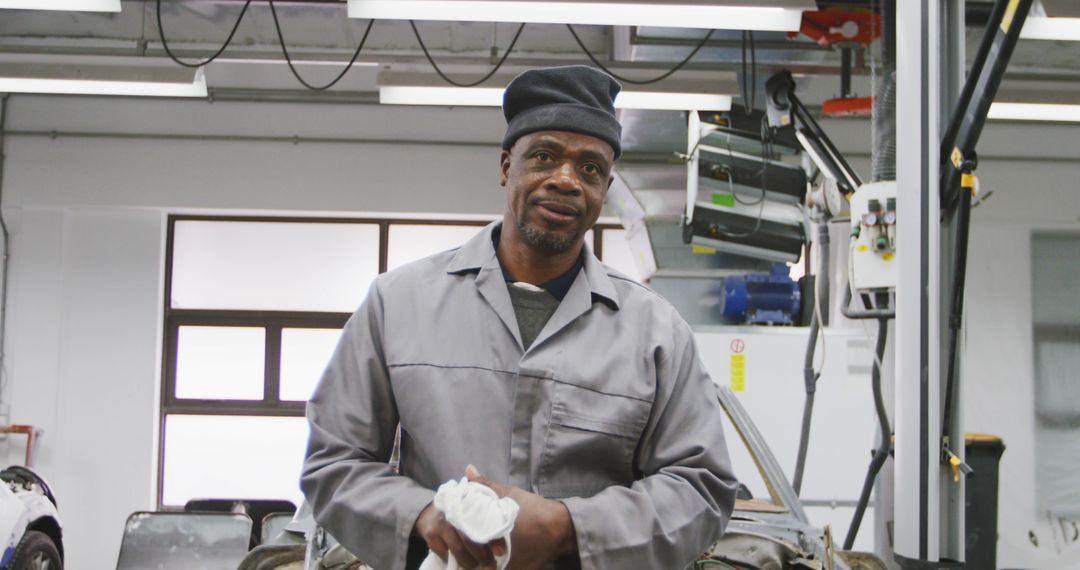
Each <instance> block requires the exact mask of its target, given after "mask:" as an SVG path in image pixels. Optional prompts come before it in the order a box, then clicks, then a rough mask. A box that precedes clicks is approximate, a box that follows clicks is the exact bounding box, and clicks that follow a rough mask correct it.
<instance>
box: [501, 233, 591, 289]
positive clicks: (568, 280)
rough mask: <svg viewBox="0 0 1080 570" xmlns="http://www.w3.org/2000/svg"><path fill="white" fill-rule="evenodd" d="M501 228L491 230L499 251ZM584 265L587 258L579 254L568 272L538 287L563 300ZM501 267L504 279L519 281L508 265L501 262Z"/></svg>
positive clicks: (511, 281) (508, 281)
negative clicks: (505, 265) (507, 267)
mask: <svg viewBox="0 0 1080 570" xmlns="http://www.w3.org/2000/svg"><path fill="white" fill-rule="evenodd" d="M501 230H502V228H501V227H496V228H495V230H494V231H493V232H491V243H492V244H493V245H494V246H495V251H499V236H500V235H501V233H502V232H501ZM584 265H585V258H584V256H583V255H579V256H578V259H577V261H576V262H574V266H573V267H571V268H570V269H569V270H567V272H566V273H563V274H562V275H560V276H558V277H556V278H554V279H552V280H550V281H545V282H543V283H541V284H540V285H538V287H540V288H541V289H543V290H545V291H547V292H548V293H551V296H552V297H555V298H556V299H558V300H560V301H562V300H563V297H566V294H567V293H568V292H569V291H570V286H571V285H573V284H574V279H577V276H578V273H580V272H581V268H582V267H584ZM499 268H500V269H502V274H503V279H505V280H506V282H507V283H513V282H515V281H517V279H514V276H513V275H510V272H509V271H507V270H506V267H504V266H503V264H502V262H499Z"/></svg>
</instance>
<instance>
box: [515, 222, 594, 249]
mask: <svg viewBox="0 0 1080 570" xmlns="http://www.w3.org/2000/svg"><path fill="white" fill-rule="evenodd" d="M516 225H517V229H518V234H520V235H521V238H522V239H523V240H525V243H527V244H529V245H530V246H531V247H533V248H536V249H537V250H539V251H542V252H544V253H546V254H549V255H556V254H560V253H566V252H567V251H570V248H572V247H574V244H576V243H577V241H578V238H579V237H581V236H580V234H578V233H577V232H575V233H573V234H572V235H562V234H558V233H555V232H550V231H546V230H543V229H541V228H538V227H536V226H533V225H531V224H529V223H528V222H526V221H525V216H524V215H522V216H518V219H517V224H516Z"/></svg>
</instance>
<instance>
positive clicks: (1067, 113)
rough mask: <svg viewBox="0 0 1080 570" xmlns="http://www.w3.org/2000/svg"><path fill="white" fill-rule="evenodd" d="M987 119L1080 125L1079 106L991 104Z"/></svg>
mask: <svg viewBox="0 0 1080 570" xmlns="http://www.w3.org/2000/svg"><path fill="white" fill-rule="evenodd" d="M987 118H988V119H1000V120H1013V121H1053V122H1068V123H1080V105H1057V104H1046V103H993V104H991V105H990V112H989V113H988V114H987Z"/></svg>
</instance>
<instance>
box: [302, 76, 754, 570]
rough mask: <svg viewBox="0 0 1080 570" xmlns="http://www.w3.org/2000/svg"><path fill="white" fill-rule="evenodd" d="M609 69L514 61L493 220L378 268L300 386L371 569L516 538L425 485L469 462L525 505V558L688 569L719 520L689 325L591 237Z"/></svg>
mask: <svg viewBox="0 0 1080 570" xmlns="http://www.w3.org/2000/svg"><path fill="white" fill-rule="evenodd" d="M619 89H620V87H619V85H618V84H617V83H616V82H615V81H614V80H613V79H611V78H610V77H608V76H607V75H605V74H603V73H600V72H599V71H595V70H593V69H591V68H588V67H583V66H571V67H560V68H551V69H537V70H530V71H526V72H525V73H522V74H521V75H519V76H518V77H517V78H516V79H514V81H512V82H511V83H510V85H509V86H508V87H507V89H506V94H505V96H504V104H503V111H504V114H505V116H506V119H507V121H508V126H507V132H506V136H505V138H504V140H503V151H502V154H501V157H500V183H501V185H502V186H504V187H505V188H506V189H507V193H506V210H505V214H504V216H503V220H502V221H501V222H497V223H494V224H492V225H490V226H488V227H487V228H486V229H485V230H484V231H483V232H481V233H480V234H479V235H478V236H477V237H475V238H473V239H472V240H471V241H469V242H468V243H466V244H465V245H464V246H462V247H461V248H459V249H456V250H451V251H448V252H445V253H441V254H438V255H435V256H433V257H430V258H427V259H424V260H421V261H418V262H416V263H413V264H411V265H408V266H405V267H402V268H400V269H398V270H395V271H391V272H389V273H386V274H384V275H381V276H379V278H378V279H376V281H375V283H374V284H373V285H372V287H371V291H370V292H369V293H368V296H367V299H366V300H365V301H364V303H363V305H362V306H361V307H360V309H359V310H358V311H357V313H356V314H355V315H354V316H353V317H352V319H350V321H349V323H348V324H347V325H346V327H345V332H344V334H343V336H342V340H341V343H340V344H339V346H338V348H337V351H336V353H335V354H334V356H333V358H332V360H331V362H330V365H329V367H328V368H327V371H326V373H325V374H324V376H323V379H322V381H321V383H320V385H319V388H318V389H317V390H316V392H315V395H314V396H313V397H312V400H311V402H310V403H309V404H308V419H309V422H310V425H311V440H310V443H309V447H308V455H307V461H306V463H305V465H304V474H303V478H302V486H303V489H304V492H305V494H306V495H307V498H308V500H309V501H310V503H311V505H312V507H313V509H314V512H315V519H316V520H317V521H318V522H319V523H320V524H321V525H322V526H323V527H324V528H326V529H327V530H328V531H329V532H330V534H332V535H333V536H334V537H335V538H337V539H338V540H340V541H341V543H342V544H343V545H345V546H346V547H347V548H349V549H350V550H351V551H353V552H354V553H355V554H356V555H357V556H359V557H360V558H361V559H363V560H364V561H366V562H368V563H369V564H371V565H372V566H373V567H374V568H376V570H399V569H401V568H406V567H410V568H411V567H415V566H414V565H417V564H419V562H420V561H421V560H422V559H423V557H424V555H426V553H427V550H428V549H429V548H430V549H431V550H433V551H435V552H436V553H437V554H438V555H439V556H440V557H443V558H444V559H445V557H446V555H447V554H448V553H449V554H452V555H453V556H454V557H455V559H457V560H458V562H459V563H461V565H462V566H464V567H466V568H470V567H477V566H482V567H485V568H493V567H494V566H493V564H494V561H493V555H501V554H502V552H503V549H504V548H505V547H506V545H504V544H502V543H501V542H497V543H493V544H488V545H478V544H473V543H471V542H470V541H469V540H468V539H466V538H465V537H463V536H462V535H461V534H460V533H458V532H456V531H455V530H454V528H453V527H452V526H450V525H449V524H448V523H447V522H446V521H445V520H444V519H443V518H442V516H441V515H440V514H439V512H438V511H437V510H435V509H434V507H433V506H432V505H431V501H432V497H433V495H434V491H433V489H435V488H436V487H437V486H438V485H439V484H441V483H443V482H445V481H446V480H449V479H455V478H460V477H462V475H463V474H467V475H468V477H469V478H470V479H471V480H475V481H480V482H484V483H486V484H489V485H491V486H492V487H493V488H494V489H495V490H496V491H497V492H498V493H499V494H501V495H506V496H510V497H512V498H513V499H514V500H516V501H517V502H518V504H519V505H520V507H521V509H520V513H519V516H518V519H517V523H516V525H515V527H514V531H513V533H512V534H511V548H512V555H511V561H510V564H511V568H513V569H519V568H521V569H531V568H547V567H556V568H574V567H578V566H579V565H580V567H581V568H586V569H614V568H671V569H677V568H682V567H683V566H685V565H686V564H688V563H689V562H691V561H692V560H693V559H694V558H695V557H696V556H697V555H698V554H699V553H700V552H702V551H703V550H704V549H705V548H706V547H707V546H708V545H709V544H710V543H711V542H712V541H714V540H716V539H717V538H718V537H719V536H720V534H721V532H722V531H723V528H724V526H725V525H726V523H727V520H728V518H729V516H730V515H731V510H732V506H733V504H734V500H735V489H736V481H735V478H734V477H733V475H732V474H731V469H730V462H729V460H728V456H727V450H726V448H725V444H724V437H723V434H722V431H721V414H722V411H721V410H720V408H719V407H718V405H717V403H716V399H715V397H714V396H713V391H712V386H711V382H710V380H709V378H708V376H707V374H706V373H705V371H704V370H703V369H702V365H701V362H700V360H699V359H698V357H697V354H696V349H695V347H694V343H693V337H692V334H691V331H690V328H689V327H688V326H687V324H686V323H685V321H683V319H682V318H680V317H679V315H678V314H677V313H676V312H675V310H674V309H673V308H672V307H671V305H669V304H668V303H667V302H665V301H664V300H663V299H661V298H660V297H658V296H657V295H656V294H655V293H653V292H652V291H650V290H649V289H647V288H645V287H643V286H641V285H639V284H638V283H635V282H633V281H631V280H630V279H628V278H627V277H625V276H623V275H621V274H619V273H617V272H615V271H613V270H611V269H608V268H606V267H605V266H603V265H602V264H601V263H600V262H599V261H598V260H597V259H596V258H595V257H594V256H593V255H592V253H591V252H590V251H589V250H588V248H585V247H584V245H583V241H584V240H583V237H584V235H585V232H586V231H587V230H588V229H589V228H591V227H592V226H593V224H594V223H595V222H596V219H597V218H598V217H599V215H600V210H601V208H602V206H603V203H604V197H605V195H606V194H607V190H608V187H609V186H610V185H611V182H612V180H613V178H612V173H613V167H614V164H615V160H616V159H617V158H618V156H619V152H620V134H621V128H620V126H619V123H618V121H617V120H616V118H615V113H614V108H613V100H614V98H615V95H616V94H617V93H618V92H619ZM399 424H400V437H399V439H400V444H399V445H400V448H399V453H400V471H399V472H395V471H394V469H393V468H392V467H391V466H390V465H388V460H389V458H390V456H391V453H392V451H393V448H394V442H395V433H396V431H397V429H398V426H399ZM474 466H475V467H474ZM485 476H486V478H485Z"/></svg>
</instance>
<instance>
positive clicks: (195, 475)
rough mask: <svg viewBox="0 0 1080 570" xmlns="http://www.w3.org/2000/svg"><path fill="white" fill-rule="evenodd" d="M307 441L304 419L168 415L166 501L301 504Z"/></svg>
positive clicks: (166, 428) (164, 497) (165, 468)
mask: <svg viewBox="0 0 1080 570" xmlns="http://www.w3.org/2000/svg"><path fill="white" fill-rule="evenodd" d="M307 438H308V425H307V420H305V419H304V418H292V417H289V418H283V417H247V416H185V415H169V416H167V417H166V418H165V466H164V483H163V485H164V486H163V488H162V499H163V502H164V503H165V504H166V505H183V504H184V503H186V502H187V501H188V500H189V499H198V498H225V499H232V498H239V499H286V500H291V501H293V503H295V504H297V505H299V504H300V499H301V493H300V483H299V481H300V466H301V465H302V464H303V461H304V450H305V449H306V446H307Z"/></svg>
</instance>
